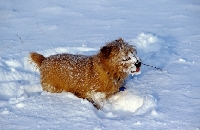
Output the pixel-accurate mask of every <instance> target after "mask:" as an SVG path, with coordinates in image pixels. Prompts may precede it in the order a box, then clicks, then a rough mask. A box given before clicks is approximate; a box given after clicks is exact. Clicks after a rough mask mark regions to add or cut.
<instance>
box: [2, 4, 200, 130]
mask: <svg viewBox="0 0 200 130" xmlns="http://www.w3.org/2000/svg"><path fill="white" fill-rule="evenodd" d="M0 16H1V17H0V30H1V31H0V88H1V89H0V129H2V130H12V129H16V130H17V129H34V130H35V129H41V130H43V129H74V130H79V129H89V130H90V129H91V130H106V129H115V130H118V129H119V130H121V129H126V130H129V129H134V130H141V129H181V130H182V129H187V130H199V129H200V111H199V110H200V93H199V92H200V85H199V83H200V82H199V78H200V76H199V75H200V67H199V66H200V55H199V52H200V50H199V48H200V44H199V42H200V34H199V32H200V28H199V23H200V2H199V1H195V0H192V1H187V0H176V1H173V0H168V1H165V0H163V1H160V0H155V1H154V2H152V1H144V0H141V1H133V0H132V1H131V0H124V1H121V0H110V1H105V0H99V1H85V0H76V1H72V0H69V1H64V0H57V1H47V0H43V1H34V0H29V1H20V2H19V1H13V0H6V1H0ZM119 37H122V38H123V39H124V40H125V41H127V42H129V43H130V44H131V45H135V46H136V48H137V52H138V56H139V57H140V58H141V60H142V62H143V63H145V64H149V65H152V66H155V67H159V68H161V69H162V70H163V71H159V70H157V69H155V68H151V67H147V66H142V67H141V74H139V75H134V76H129V77H128V79H127V80H126V84H125V87H126V90H125V91H122V92H119V93H117V94H116V95H114V96H112V97H111V98H109V99H108V100H107V101H105V102H103V104H104V107H103V108H102V109H101V110H96V108H94V107H93V105H92V104H91V103H90V102H88V101H87V100H85V99H80V98H77V97H76V96H74V95H73V94H71V93H54V94H52V93H48V92H45V91H42V88H41V85H40V80H39V72H38V71H37V69H36V68H34V67H33V66H32V65H30V61H29V60H28V56H29V52H31V51H35V52H38V53H41V54H43V55H44V56H49V55H52V54H58V53H71V54H83V55H93V54H96V53H97V51H98V50H99V48H100V47H101V46H103V45H105V43H106V42H109V41H112V40H115V39H118V38H119Z"/></svg>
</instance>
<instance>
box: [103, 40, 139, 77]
mask: <svg viewBox="0 0 200 130" xmlns="http://www.w3.org/2000/svg"><path fill="white" fill-rule="evenodd" d="M100 57H101V58H100V59H101V62H103V64H104V65H105V66H106V67H107V68H108V69H109V70H112V71H120V72H121V73H125V74H132V75H134V74H139V73H140V66H141V61H140V58H139V57H138V56H137V51H136V49H135V47H134V46H132V45H129V44H128V43H126V42H124V40H123V39H121V38H119V39H117V40H115V41H113V42H110V43H108V44H107V45H106V46H103V47H102V48H101V50H100Z"/></svg>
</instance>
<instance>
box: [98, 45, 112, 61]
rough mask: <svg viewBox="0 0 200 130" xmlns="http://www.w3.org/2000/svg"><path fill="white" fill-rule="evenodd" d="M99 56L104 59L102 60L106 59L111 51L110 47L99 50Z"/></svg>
mask: <svg viewBox="0 0 200 130" xmlns="http://www.w3.org/2000/svg"><path fill="white" fill-rule="evenodd" d="M100 51H101V55H102V56H103V57H104V58H106V59H107V58H108V57H109V55H110V53H111V51H112V46H104V47H102V48H101V50H100Z"/></svg>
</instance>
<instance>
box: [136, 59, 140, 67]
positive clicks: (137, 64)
mask: <svg viewBox="0 0 200 130" xmlns="http://www.w3.org/2000/svg"><path fill="white" fill-rule="evenodd" d="M135 66H136V67H137V68H140V66H141V62H140V61H138V60H137V62H136V63H135Z"/></svg>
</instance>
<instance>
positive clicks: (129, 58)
mask: <svg viewBox="0 0 200 130" xmlns="http://www.w3.org/2000/svg"><path fill="white" fill-rule="evenodd" d="M129 60H131V57H128V58H127V59H125V60H122V61H129Z"/></svg>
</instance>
